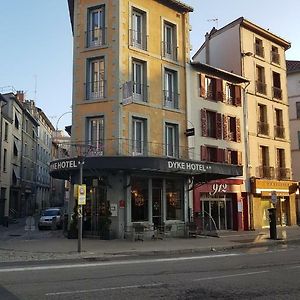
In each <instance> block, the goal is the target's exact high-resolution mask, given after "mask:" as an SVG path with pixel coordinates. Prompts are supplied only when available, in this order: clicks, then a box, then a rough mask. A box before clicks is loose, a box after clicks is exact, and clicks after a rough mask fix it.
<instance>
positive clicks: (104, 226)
mask: <svg viewBox="0 0 300 300" xmlns="http://www.w3.org/2000/svg"><path fill="white" fill-rule="evenodd" d="M110 216H111V212H110V205H109V202H108V201H105V202H102V203H101V204H100V211H99V223H98V225H99V227H98V229H99V235H100V238H101V239H103V240H109V239H110V238H111V236H110V225H111V219H110Z"/></svg>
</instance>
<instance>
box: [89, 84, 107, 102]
mask: <svg viewBox="0 0 300 300" xmlns="http://www.w3.org/2000/svg"><path fill="white" fill-rule="evenodd" d="M105 90H106V80H100V81H92V82H87V83H86V99H87V100H98V99H104V98H105Z"/></svg>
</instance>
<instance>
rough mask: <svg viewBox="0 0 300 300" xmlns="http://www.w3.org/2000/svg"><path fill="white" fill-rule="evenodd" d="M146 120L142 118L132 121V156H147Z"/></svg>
mask: <svg viewBox="0 0 300 300" xmlns="http://www.w3.org/2000/svg"><path fill="white" fill-rule="evenodd" d="M146 129H147V125H146V120H145V119H141V118H133V119H132V154H133V155H145V150H146V143H147V130H146Z"/></svg>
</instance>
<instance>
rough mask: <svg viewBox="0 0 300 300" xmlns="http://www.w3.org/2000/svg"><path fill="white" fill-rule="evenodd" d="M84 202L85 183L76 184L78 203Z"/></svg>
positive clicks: (82, 203)
mask: <svg viewBox="0 0 300 300" xmlns="http://www.w3.org/2000/svg"><path fill="white" fill-rule="evenodd" d="M85 204H86V185H85V184H80V185H78V205H85Z"/></svg>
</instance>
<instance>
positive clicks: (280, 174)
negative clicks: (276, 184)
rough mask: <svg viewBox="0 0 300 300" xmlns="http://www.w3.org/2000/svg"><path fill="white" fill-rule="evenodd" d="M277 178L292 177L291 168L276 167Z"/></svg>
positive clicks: (287, 178) (286, 178)
mask: <svg viewBox="0 0 300 300" xmlns="http://www.w3.org/2000/svg"><path fill="white" fill-rule="evenodd" d="M276 178H277V179H278V180H289V179H291V170H290V169H288V168H276Z"/></svg>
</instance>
